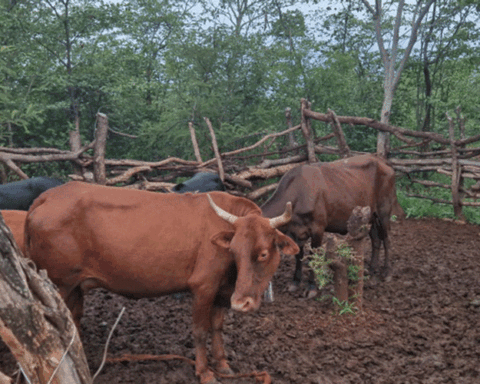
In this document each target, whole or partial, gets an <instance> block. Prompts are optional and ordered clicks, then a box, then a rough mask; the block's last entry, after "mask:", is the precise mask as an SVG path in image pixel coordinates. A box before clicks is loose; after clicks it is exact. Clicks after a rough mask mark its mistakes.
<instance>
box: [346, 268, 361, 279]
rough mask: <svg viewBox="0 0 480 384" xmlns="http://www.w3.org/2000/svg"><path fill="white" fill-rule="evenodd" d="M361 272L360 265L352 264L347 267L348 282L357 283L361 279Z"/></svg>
mask: <svg viewBox="0 0 480 384" xmlns="http://www.w3.org/2000/svg"><path fill="white" fill-rule="evenodd" d="M359 271H360V267H359V266H358V265H353V264H350V265H349V266H348V267H347V277H348V280H349V281H352V282H357V281H358V280H359V278H358V272H359Z"/></svg>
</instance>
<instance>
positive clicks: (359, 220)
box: [347, 207, 372, 310]
mask: <svg viewBox="0 0 480 384" xmlns="http://www.w3.org/2000/svg"><path fill="white" fill-rule="evenodd" d="M371 215H372V213H371V210H370V207H363V208H362V207H355V208H354V210H353V212H352V215H351V216H350V218H349V219H348V222H347V230H348V235H347V242H348V244H349V246H350V247H351V248H352V249H353V255H354V256H353V258H352V265H354V266H355V267H356V270H357V282H356V283H355V284H354V285H353V286H352V287H351V291H350V296H351V297H354V298H355V306H356V307H357V309H358V310H361V309H362V306H363V285H364V276H365V256H366V255H365V254H366V250H367V249H368V247H367V244H368V240H369V239H368V234H369V233H370V227H371V225H370V218H371Z"/></svg>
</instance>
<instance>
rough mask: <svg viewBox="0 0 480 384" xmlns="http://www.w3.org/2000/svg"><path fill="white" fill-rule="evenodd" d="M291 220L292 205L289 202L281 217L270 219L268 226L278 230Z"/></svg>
mask: <svg viewBox="0 0 480 384" xmlns="http://www.w3.org/2000/svg"><path fill="white" fill-rule="evenodd" d="M291 218H292V203H291V202H290V201H289V202H288V203H287V205H286V206H285V212H283V215H281V216H277V217H273V218H271V219H270V225H271V226H272V227H273V228H278V227H281V226H282V225H284V224H287V223H288V222H289V221H290V220H291Z"/></svg>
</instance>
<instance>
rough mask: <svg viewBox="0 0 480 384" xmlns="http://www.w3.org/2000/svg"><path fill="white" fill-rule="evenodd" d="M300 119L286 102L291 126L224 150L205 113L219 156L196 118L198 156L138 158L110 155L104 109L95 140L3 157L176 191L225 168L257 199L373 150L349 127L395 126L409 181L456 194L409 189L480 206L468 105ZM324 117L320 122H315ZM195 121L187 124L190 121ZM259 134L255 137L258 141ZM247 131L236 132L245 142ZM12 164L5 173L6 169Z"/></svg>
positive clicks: (228, 177)
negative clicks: (415, 120) (427, 121)
mask: <svg viewBox="0 0 480 384" xmlns="http://www.w3.org/2000/svg"><path fill="white" fill-rule="evenodd" d="M299 111H300V124H298V125H293V124H292V120H293V119H292V113H291V109H290V108H287V109H286V110H285V121H286V125H287V129H284V130H281V129H279V131H278V132H265V133H259V134H258V135H255V136H257V137H259V139H258V140H257V141H256V142H254V143H253V144H250V145H247V146H245V147H243V148H236V149H233V150H222V148H219V147H218V145H217V142H216V139H215V132H214V128H213V126H212V123H211V121H210V120H209V119H208V118H205V119H204V124H205V125H206V126H207V127H208V132H209V133H210V135H211V140H212V148H213V154H214V157H212V158H210V159H208V160H202V154H201V153H200V149H199V146H198V143H197V139H196V130H195V127H194V124H193V123H192V122H190V123H189V124H188V130H189V133H190V137H191V141H192V148H193V153H194V154H195V160H185V159H180V158H176V157H169V158H166V159H163V160H159V161H153V162H150V161H140V160H134V159H107V158H105V146H106V145H107V133H108V132H109V131H110V130H111V129H110V128H109V124H108V116H106V115H104V114H101V113H99V114H97V129H96V137H95V140H94V141H92V142H90V143H88V144H86V145H84V146H83V147H82V148H76V149H75V150H73V149H72V150H70V151H68V150H59V149H56V148H28V149H27V148H5V147H2V148H0V162H1V163H2V164H3V165H4V166H5V168H6V169H8V170H9V171H10V172H11V173H12V174H14V175H15V177H18V178H27V177H28V176H27V175H26V174H25V173H24V172H23V171H22V170H21V164H28V163H37V162H64V161H67V162H72V163H74V164H75V166H76V169H77V172H76V173H75V174H72V175H70V178H71V179H73V180H85V181H90V182H95V183H97V184H104V185H119V186H126V187H128V188H136V189H145V190H157V191H169V190H171V189H172V188H173V186H174V185H175V183H174V180H175V179H176V178H177V177H179V176H191V175H193V174H195V173H197V172H200V171H210V172H216V173H218V174H219V176H220V178H221V179H222V181H224V182H225V184H226V186H227V188H228V190H229V191H230V192H231V193H234V194H237V195H241V196H245V197H248V198H250V199H252V200H254V201H260V200H262V199H264V197H265V195H267V194H268V193H270V192H272V191H273V190H274V189H275V187H276V185H277V184H276V183H275V182H273V181H274V180H271V179H275V178H278V177H280V176H282V175H283V174H285V173H286V172H287V171H288V170H290V169H292V168H294V167H296V166H298V165H299V164H303V163H306V162H308V163H312V162H316V161H318V160H319V159H321V158H326V159H328V160H327V161H329V160H332V159H334V158H345V157H349V156H354V155H358V154H363V153H367V152H363V151H354V150H351V149H350V147H349V145H348V142H347V139H346V135H345V134H344V130H345V131H347V130H350V131H354V130H356V131H358V130H360V131H361V132H367V131H368V132H370V133H371V132H372V131H373V132H375V131H381V132H388V133H390V134H391V137H392V140H391V148H390V150H389V155H388V160H389V164H390V165H391V166H392V167H393V168H394V169H395V171H397V173H398V174H399V175H404V176H406V177H407V178H408V180H409V182H410V183H411V184H412V185H413V184H421V185H423V186H425V187H436V188H443V189H447V190H450V191H451V199H439V198H435V197H431V196H428V195H426V194H418V193H409V194H407V196H410V197H417V198H424V199H430V200H431V201H433V202H435V203H441V204H450V205H453V207H454V212H455V215H456V216H457V217H461V216H462V207H463V206H480V202H477V201H476V199H478V198H479V197H480V160H479V159H478V156H479V155H480V148H479V146H478V142H479V141H480V135H474V136H471V137H467V135H466V129H465V119H464V118H463V117H462V114H461V110H460V108H458V109H457V110H456V117H455V118H453V117H450V116H449V115H448V114H446V115H445V124H446V128H445V129H444V131H445V134H441V133H437V132H423V131H412V130H408V129H405V128H401V127H396V126H392V125H386V124H382V123H380V122H379V121H377V120H374V119H371V118H365V117H353V116H337V115H336V114H335V112H334V111H332V110H330V109H329V110H328V111H327V113H319V112H315V111H313V110H311V105H310V103H309V102H308V101H307V100H305V99H301V102H300V108H299ZM314 122H317V123H316V124H319V123H323V125H322V126H320V127H318V126H317V127H316V128H315V127H312V126H313V123H314ZM186 129H187V127H186ZM251 139H252V137H249V140H250V141H251ZM241 141H242V138H239V139H237V140H236V143H238V142H241ZM427 173H430V174H431V173H435V174H440V175H444V176H446V177H447V178H448V180H450V182H444V181H443V182H438V181H431V180H426V179H425V178H424V177H423V178H422V177H417V176H416V175H425V174H427ZM5 175H6V174H5V172H4V178H5V177H6V176H5Z"/></svg>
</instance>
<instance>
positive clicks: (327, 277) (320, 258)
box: [308, 248, 332, 289]
mask: <svg viewBox="0 0 480 384" xmlns="http://www.w3.org/2000/svg"><path fill="white" fill-rule="evenodd" d="M308 258H309V260H308V265H309V267H310V268H311V269H312V271H313V273H314V274H315V280H317V284H318V288H320V289H322V288H323V287H325V286H326V285H327V284H328V283H330V282H331V281H332V271H331V269H330V268H329V267H328V265H329V264H330V263H331V260H327V259H326V257H325V250H324V249H323V248H319V249H318V250H317V252H315V253H313V254H311V255H310V256H309V257H308Z"/></svg>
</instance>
